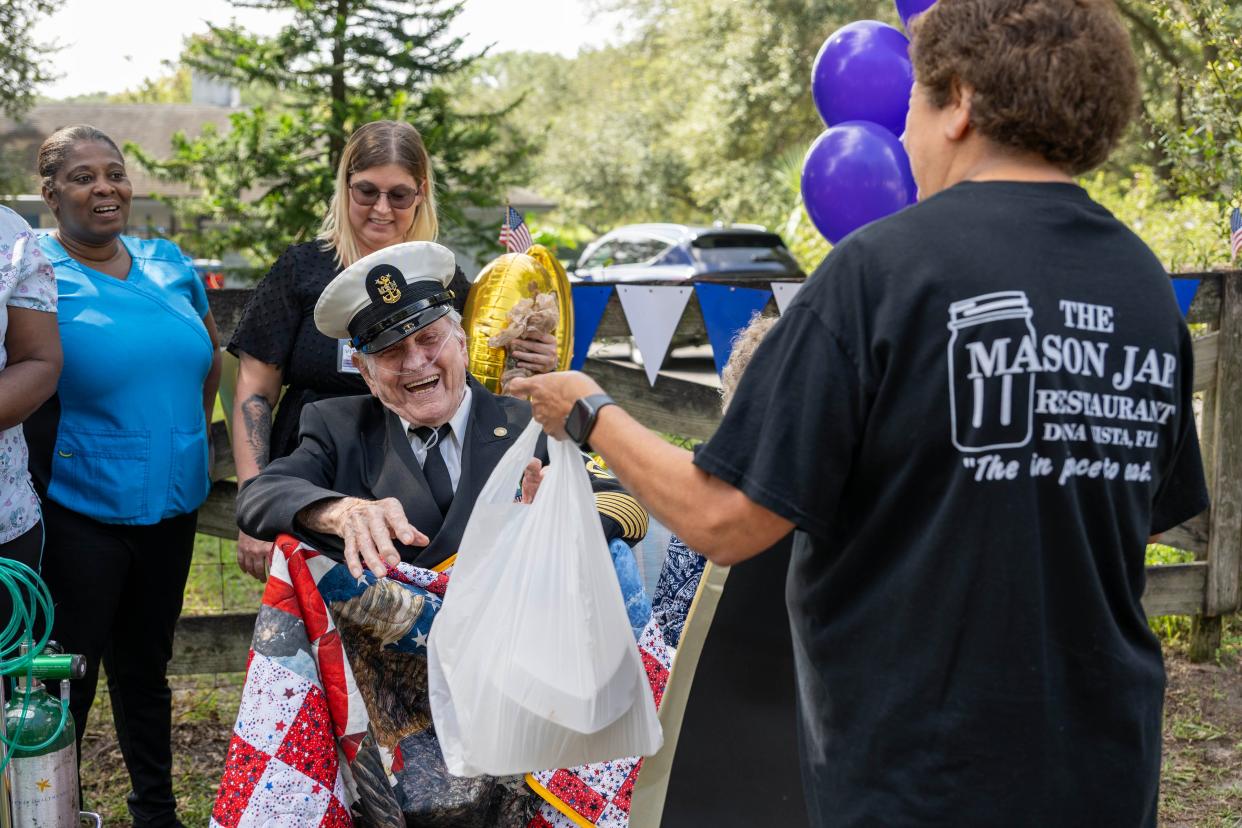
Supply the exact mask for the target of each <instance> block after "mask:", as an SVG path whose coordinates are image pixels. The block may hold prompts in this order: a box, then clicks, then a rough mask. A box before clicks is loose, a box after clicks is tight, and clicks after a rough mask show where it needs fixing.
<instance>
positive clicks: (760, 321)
mask: <svg viewBox="0 0 1242 828" xmlns="http://www.w3.org/2000/svg"><path fill="white" fill-rule="evenodd" d="M775 324H776V317H775V316H762V315H761V314H759V313H755V315H754V316H752V317H751V318H750V324H748V325H747V326H746V327H745V328H743V329H742V330H741V331H739V332H738V335H737V336H735V337H733V350H732V352H730V354H729V361H728V362H726V363H725V367H724V370H723V371H721V372H720V396H721V397H722V399H721V402H720V407H721V409H722V410H723V409H726V408H728V407H729V401H730V400H732V399H733V394H734V392H735V391H737V386H738V383H740V382H741V381H742V374H743V373H745V372H746V366H747V365H750V360H751V357H753V356H754V355H755V351H756V350H757V349H758V348H759V344H760V343H761V342H763V338H764V337H766V336H767V335H768V331H770V330H772V326H773V325H775Z"/></svg>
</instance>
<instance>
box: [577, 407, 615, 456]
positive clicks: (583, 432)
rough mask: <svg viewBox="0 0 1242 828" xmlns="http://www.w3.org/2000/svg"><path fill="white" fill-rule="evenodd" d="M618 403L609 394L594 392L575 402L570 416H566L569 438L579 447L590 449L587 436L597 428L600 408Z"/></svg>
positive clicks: (584, 449)
mask: <svg viewBox="0 0 1242 828" xmlns="http://www.w3.org/2000/svg"><path fill="white" fill-rule="evenodd" d="M616 404H617V401H616V400H614V399H613V398H612V397H610V396H608V395H607V394H592V395H591V396H589V397H583V398H581V399H579V400H578V401H577V402H575V403H574V407H573V408H571V409H569V416H568V417H566V418H565V433H566V434H568V435H569V439H571V440H573V441H574V442H575V443H577V444H578V448H580V449H582V450H583V451H590V450H591V447H590V446H588V445H587V438H589V437H590V436H591V429H593V428H595V419H596V418H597V417H598V416H599V410H600V409H601V408H603V407H604V406H606V405H616Z"/></svg>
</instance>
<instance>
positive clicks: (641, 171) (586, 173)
mask: <svg viewBox="0 0 1242 828" xmlns="http://www.w3.org/2000/svg"><path fill="white" fill-rule="evenodd" d="M596 6H597V7H598V8H602V9H604V10H606V11H610V12H614V13H617V12H619V13H622V14H623V15H624V17H625V19H627V20H628V21H629V24H628V31H629V32H630V33H631V39H630V40H629V41H628V42H626V43H624V44H622V45H618V46H612V47H607V48H601V49H592V50H584V51H582V52H580V53H579V55H578V56H577V57H576V58H573V59H565V58H557V57H555V56H549V55H537V54H528V53H523V54H500V55H493V56H489V57H488V58H486V59H484V60H483V61H480V62H479V63H478V64H476V65H475V66H474V67H473V69H472V72H471V73H470V77H469V78H468V80H467V82H465V83H463V84H462V85H461V86H460V94H461V96H462V97H463V98H466V99H470V100H479V101H491V102H499V101H501V100H512V99H513V98H514V97H516V96H523V99H522V103H521V104H520V105H519V106H518V108H517V110H516V111H515V117H514V119H513V121H514V123H516V124H518V125H520V126H521V128H524V129H530V130H531V131H532V132H533V133H535V134H536V136H537V139H538V145H539V149H538V151H537V153H536V155H535V158H534V159H533V162H532V168H533V170H534V177H533V179H532V180H533V182H534V183H533V186H534V187H535V188H536V189H538V190H539V191H540V192H542V193H546V194H547V195H549V196H550V197H553V198H555V199H556V200H557V201H558V203H559V204H560V205H561V207H562V210H561V212H562V214H563V216H564V217H565V218H567V219H569V220H572V221H576V222H581V223H582V224H585V225H586V226H588V227H590V228H591V229H593V230H594V231H596V232H601V231H604V230H607V229H610V228H611V227H612V226H615V225H616V224H621V223H626V222H632V221H686V222H696V223H697V222H710V221H714V220H722V221H736V222H759V223H762V224H765V225H767V226H769V227H773V228H778V229H780V228H783V227H784V226H785V225H786V224H787V222H788V221H789V218H790V215H791V213H792V212H794V211H795V209H796V208H798V206H799V201H800V200H799V193H798V185H797V172H798V171H800V169H801V158H802V156H803V155H804V154H805V152H806V150H807V148H808V147H809V146H810V144H811V142H812V141H813V140H814V139H815V137H816V136H817V135H818V134H819V132H820V131H821V130H822V129H823V128H824V127H823V124H822V123H821V122H820V120H819V117H818V115H817V114H816V112H815V109H814V105H813V104H812V102H811V95H810V74H811V64H812V63H813V61H814V58H815V54H816V52H817V51H818V49H819V47H820V45H821V44H822V43H823V41H824V39H825V38H826V37H827V36H828V35H829V34H831V33H832V32H833V31H834V30H835V29H837V28H838V27H840V26H841V25H844V24H845V23H847V22H849V21H850V20H853V19H856V18H862V17H870V16H877V15H880V16H887V18H889V19H891V20H892V22H896V17H895V13H894V11H893V8H892V4H891V0H843V2H840V3H834V4H828V5H825V4H823V3H819V2H814V0H755V2H752V3H749V4H739V3H735V2H731V0H603V1H602V2H598V3H596ZM791 159H792V160H791ZM791 167H792V168H793V171H794V174H793V176H792V178H791V175H790V169H791ZM791 181H792V187H791V186H790V184H791ZM811 247H814V245H811ZM810 255H814V253H813V252H812V253H811V254H810Z"/></svg>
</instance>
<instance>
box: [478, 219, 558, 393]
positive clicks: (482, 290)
mask: <svg viewBox="0 0 1242 828" xmlns="http://www.w3.org/2000/svg"><path fill="white" fill-rule="evenodd" d="M532 285H533V287H534V290H533V291H532V290H531V287H532ZM535 293H555V294H556V306H557V310H558V311H559V313H560V321H559V322H558V323H557V326H556V333H555V336H556V362H557V366H556V367H557V370H560V371H564V370H565V369H566V368H568V367H569V363H570V360H572V359H573V354H574V305H573V301H572V300H571V298H570V293H569V278H568V277H567V276H566V275H565V268H563V267H561V264H560V262H558V261H557V260H556V257H555V256H553V255H552V254H551V253H550V252H549V251H548V250H547V248H545V247H543V245H539V244H536V245H532V246H531V248H530V250H529V251H527V252H526V253H506V254H504V255H503V256H497V257H496V258H495V259H493V260H492V261H491V262H489V263H488V265H487V266H486V267H484V268H483V270H482V271H481V272H480V273H479V278H478V279H476V280H475V282H474V285H473V286H471V288H470V296H469V298H467V299H466V313H465V319H464V320H463V325H464V327H465V329H466V333H467V335H468V340H467V342H466V353H467V355H468V356H469V358H470V372H471V373H472V374H474V377H475V379H477V380H478V381H479V382H481V383H482V384H483V385H484V386H486V387H487V389H488V390H489V391H492V392H493V393H496V394H499V393H500V378H501V376H502V375H503V374H504V372H505V356H506V354H505V349H504V348H492V347H490V346H489V345H488V344H487V341H488V340H489V339H491V338H492V337H493V336H495V335H496V334H498V333H500V332H501V331H503V330H504V329H505V325H506V323H507V320H506V318H505V317H506V315H507V314H508V313H509V310H510V309H511V308H512V307H513V306H514V305H516V304H517V302H518V300H519V299H526V298H534V294H535Z"/></svg>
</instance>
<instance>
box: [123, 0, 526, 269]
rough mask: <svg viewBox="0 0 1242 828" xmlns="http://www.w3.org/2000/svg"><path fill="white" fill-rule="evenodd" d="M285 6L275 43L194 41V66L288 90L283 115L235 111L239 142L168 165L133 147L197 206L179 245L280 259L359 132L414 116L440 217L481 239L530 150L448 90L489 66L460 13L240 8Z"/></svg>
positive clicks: (444, 9)
mask: <svg viewBox="0 0 1242 828" xmlns="http://www.w3.org/2000/svg"><path fill="white" fill-rule="evenodd" d="M233 2H234V5H237V6H245V7H250V8H260V9H271V10H277V9H284V10H287V11H290V12H292V14H293V19H292V21H291V22H290V23H289V24H288V25H286V26H285V27H284V28H283V29H281V31H280V32H278V33H277V34H276V35H275V36H273V37H270V38H264V37H257V36H255V35H252V34H250V33H248V32H246V31H245V30H243V29H241V28H240V27H238V26H236V25H230V26H212V27H211V31H210V33H209V34H208V35H207V36H204V37H198V38H193V39H192V40H191V41H190V43H189V45H188V48H187V50H186V53H185V55H184V56H183V61H184V63H185V64H187V65H188V66H190V67H191V68H193V69H195V70H198V71H200V72H204V73H206V74H209V75H211V76H214V77H217V78H222V79H225V80H230V81H233V82H234V83H237V84H239V85H243V86H248V87H252V88H253V87H265V88H267V89H269V90H272V91H273V92H274V93H276V94H275V95H274V97H273V100H274V101H276V103H274V104H273V105H271V106H254V107H252V108H250V109H249V110H246V111H242V112H239V113H236V114H234V115H233V116H232V117H231V119H230V121H231V123H230V128H229V129H228V130H227V131H224V130H214V129H208V130H206V131H205V132H204V134H203V135H202V136H200V137H199V138H197V139H194V140H191V139H188V138H186V137H185V136H184V135H178V136H176V138H175V139H174V142H173V153H172V156H171V157H170V158H168V159H167V160H163V161H160V160H156V159H155V158H154V157H153V156H152V155H151V154H150V153H149V152H148V151H146V150H144V149H142V148H135V147H131V148H130V149H131V151H133V152H134V153H135V155H136V156H137V157H138V158H139V160H140V162H141V163H142V164H143V165H145V166H146V167H148V168H149V169H151V170H153V171H154V172H155V173H156V174H157V175H160V176H162V177H164V178H167V179H170V180H175V181H181V182H185V183H187V184H189V185H190V186H191V189H192V190H194V191H196V192H198V193H199V194H200V195H199V196H198V197H195V198H192V199H189V200H183V201H181V202H179V203H178V209H179V211H180V212H181V213H182V214H183V215H184V216H185V217H187V218H189V219H191V220H190V221H189V222H187V226H188V227H189V229H188V230H187V231H186V232H184V233H182V234H180V236H179V241H181V242H183V243H184V244H186V245H187V246H188V247H189V248H191V249H193V250H194V251H195V252H196V253H198V254H199V255H220V254H222V253H224V252H227V251H230V250H241V251H244V252H247V253H249V254H250V255H251V256H253V257H254V258H256V259H257V260H259V261H270V260H272V259H273V258H274V257H275V256H276V255H277V254H278V253H279V251H280V250H281V249H283V248H284V247H285V246H286V245H288V244H290V243H292V242H296V241H300V240H305V239H307V238H310V237H313V236H314V234H315V232H316V231H317V229H318V227H319V223H320V220H321V219H322V217H323V215H324V212H325V210H326V209H327V204H328V200H329V198H330V197H331V194H332V186H333V178H334V175H335V170H336V164H337V161H338V160H339V158H340V155H341V151H342V149H343V148H344V145H345V141H346V139H347V137H348V135H349V133H350V132H351V131H352V130H353V129H354V128H356V127H357V126H359V125H361V124H363V123H366V122H367V121H371V120H375V119H378V118H393V119H405V120H408V121H410V122H411V123H413V124H414V125H415V126H416V127H418V129H419V130H420V132H422V134H423V138H424V140H425V141H426V144H427V147H428V150H429V151H430V152H431V154H432V158H433V165H434V166H435V170H436V174H437V176H438V178H439V184H440V188H439V191H438V193H437V196H438V198H439V199H440V207H441V214H442V219H444V220H445V224H446V226H447V227H449V228H452V229H453V230H454V231H455V232H456V235H457V236H458V237H459V238H458V239H456V240H457V241H459V242H469V241H471V240H478V241H480V242H481V241H482V239H483V238H484V236H485V234H486V233H490V231H491V230H492V229H494V228H491V227H490V226H489V227H488V228H486V230H485V228H483V227H481V226H478V225H477V224H476V223H475V222H473V221H472V220H471V219H470V217H469V215H468V214H467V212H466V211H467V208H469V207H471V206H484V205H489V204H498V203H499V195H500V193H501V192H502V191H503V187H504V186H505V185H506V184H507V183H510V182H512V181H513V180H514V176H515V172H514V171H515V170H516V169H518V166H519V165H518V162H519V160H520V159H521V157H522V156H523V154H524V153H525V151H526V148H525V145H524V144H523V143H522V142H520V141H518V140H515V138H514V136H513V134H511V133H506V132H504V130H503V129H502V127H503V124H504V117H505V115H506V114H507V112H506V110H505V109H503V108H502V109H498V110H491V111H483V112H472V113H466V112H463V111H461V110H459V109H458V108H457V106H456V105H455V102H454V101H453V100H452V99H451V97H450V96H449V95H448V94H447V93H446V92H445V91H444V89H443V88H442V87H443V83H444V82H445V81H446V79H447V78H448V77H449V76H451V75H452V74H454V73H458V72H461V71H462V70H463V69H464V68H465V67H467V66H469V65H470V63H471V62H472V61H474V60H475V59H476V58H477V57H478V56H477V55H471V54H464V53H463V52H462V42H461V39H460V38H455V37H450V36H449V35H448V33H447V32H448V28H449V25H450V24H451V22H452V20H453V19H454V18H455V17H456V16H457V15H458V14H459V13H460V11H461V5H462V4H461V2H448V1H447V0H233Z"/></svg>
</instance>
